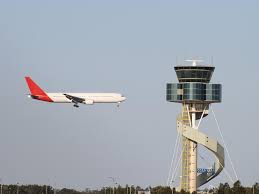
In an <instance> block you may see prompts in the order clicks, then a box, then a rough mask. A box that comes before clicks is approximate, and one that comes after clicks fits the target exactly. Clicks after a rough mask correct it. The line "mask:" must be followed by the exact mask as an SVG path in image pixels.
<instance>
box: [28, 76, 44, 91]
mask: <svg viewBox="0 0 259 194" xmlns="http://www.w3.org/2000/svg"><path fill="white" fill-rule="evenodd" d="M25 80H26V82H27V84H28V87H29V89H30V91H31V94H32V95H46V93H45V92H44V91H43V90H42V89H41V88H40V87H39V86H38V85H37V84H36V83H35V82H34V81H33V80H32V79H31V78H30V77H25Z"/></svg>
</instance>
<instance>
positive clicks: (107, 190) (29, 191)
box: [3, 181, 259, 194]
mask: <svg viewBox="0 0 259 194" xmlns="http://www.w3.org/2000/svg"><path fill="white" fill-rule="evenodd" d="M46 188H47V193H48V194H137V193H138V192H137V191H143V190H144V191H150V193H151V194H190V193H189V192H186V191H184V190H181V191H180V192H177V191H176V190H175V188H173V191H172V190H171V188H170V187H165V186H156V187H153V188H152V187H151V186H149V187H147V188H146V189H142V188H141V187H139V186H136V187H135V186H131V185H126V186H125V187H122V186H120V185H118V186H117V187H116V188H113V187H103V188H102V189H100V190H90V189H85V190H84V191H76V190H74V189H68V188H63V189H60V190H56V192H54V188H53V187H51V186H46V185H20V186H17V185H3V194H17V190H18V191H19V194H46ZM130 191H131V193H130ZM197 193H200V192H197ZM197 193H196V192H193V193H192V194H197ZM202 193H207V194H259V183H255V184H254V185H252V186H251V187H244V186H242V184H241V182H240V181H236V182H235V183H234V184H233V186H232V187H231V186H230V185H229V184H228V183H224V184H223V183H220V184H219V186H218V188H215V189H210V190H208V189H204V191H203V192H202Z"/></svg>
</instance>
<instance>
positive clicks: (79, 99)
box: [64, 94, 85, 103]
mask: <svg viewBox="0 0 259 194" xmlns="http://www.w3.org/2000/svg"><path fill="white" fill-rule="evenodd" d="M64 95H65V96H66V98H67V99H69V100H72V102H73V103H83V102H84V101H85V99H84V98H79V97H76V96H71V95H69V94H64Z"/></svg>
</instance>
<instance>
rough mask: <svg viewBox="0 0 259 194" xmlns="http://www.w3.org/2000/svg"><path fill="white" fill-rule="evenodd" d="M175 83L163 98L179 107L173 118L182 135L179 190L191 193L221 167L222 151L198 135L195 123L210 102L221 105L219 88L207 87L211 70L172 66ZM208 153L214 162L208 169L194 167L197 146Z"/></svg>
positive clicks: (169, 87) (214, 174) (220, 147)
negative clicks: (202, 147)
mask: <svg viewBox="0 0 259 194" xmlns="http://www.w3.org/2000/svg"><path fill="white" fill-rule="evenodd" d="M174 69H175V71H176V74H177V78H178V80H179V83H168V84H167V95H166V99H167V101H169V102H177V103H181V104H182V113H181V114H180V115H179V116H178V117H177V130H178V132H179V133H180V134H181V135H182V166H181V168H182V169H181V176H180V177H181V178H180V188H179V189H183V190H185V191H189V192H193V191H196V190H197V187H199V186H201V185H203V184H205V183H206V182H208V181H209V180H211V179H212V178H214V177H215V176H217V175H218V174H219V173H220V172H221V170H222V169H223V167H224V149H223V147H222V146H221V145H220V144H218V142H217V141H216V140H214V139H211V138H209V137H208V136H207V135H206V134H204V133H202V132H199V130H198V125H197V122H196V121H197V120H200V119H202V118H203V117H205V116H207V115H208V109H209V104H210V103H217V102H221V85H220V84H210V83H209V82H210V80H211V77H212V74H213V71H214V69H215V67H212V66H176V67H175V68H174ZM198 144H201V145H203V146H205V147H206V148H208V149H209V150H211V151H212V152H213V153H214V154H215V155H216V157H217V161H216V163H215V164H214V165H212V167H210V168H208V169H202V168H197V148H198V147H197V146H198Z"/></svg>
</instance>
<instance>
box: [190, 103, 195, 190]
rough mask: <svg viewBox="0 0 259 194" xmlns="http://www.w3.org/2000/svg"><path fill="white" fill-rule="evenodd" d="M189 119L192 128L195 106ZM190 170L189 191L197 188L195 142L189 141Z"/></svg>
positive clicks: (193, 125)
mask: <svg viewBox="0 0 259 194" xmlns="http://www.w3.org/2000/svg"><path fill="white" fill-rule="evenodd" d="M191 112H192V114H191V120H192V128H196V112H195V107H192V109H191ZM189 156H190V164H189V165H190V171H189V186H190V193H192V192H193V191H196V190H197V186H196V185H197V143H196V142H193V141H190V149H189Z"/></svg>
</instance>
